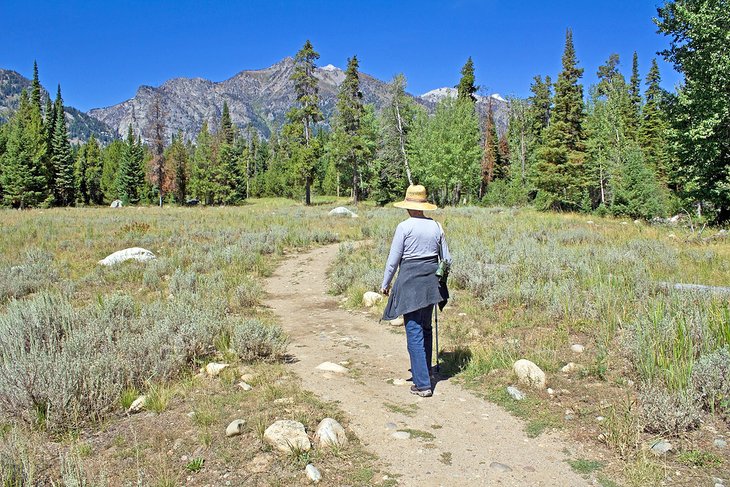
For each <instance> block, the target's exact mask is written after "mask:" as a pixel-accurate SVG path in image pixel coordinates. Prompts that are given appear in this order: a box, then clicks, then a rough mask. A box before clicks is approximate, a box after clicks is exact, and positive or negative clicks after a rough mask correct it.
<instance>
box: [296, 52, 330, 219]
mask: <svg viewBox="0 0 730 487" xmlns="http://www.w3.org/2000/svg"><path fill="white" fill-rule="evenodd" d="M317 59H319V53H317V52H316V51H315V50H314V47H313V46H312V43H311V42H309V40H307V41H306V42H305V43H304V46H303V47H302V48H301V49H300V50H299V52H297V54H296V56H295V57H294V63H295V64H294V72H293V73H292V75H291V80H292V81H293V82H294V92H295V93H296V100H297V105H298V106H296V107H292V109H291V110H290V111H289V113H288V118H289V123H297V124H299V125H300V126H301V129H302V136H303V138H302V141H303V147H302V148H300V149H301V151H300V154H299V157H298V158H297V160H298V172H299V173H300V174H301V176H302V178H303V179H304V202H305V204H307V205H309V204H311V186H312V180H313V179H314V172H315V164H316V161H317V159H318V157H319V152H320V147H319V144H312V142H311V140H312V132H313V129H314V125H315V124H316V123H317V122H319V121H320V120H322V111H321V110H320V108H319V93H318V89H317V78H316V77H315V76H314V70H315V68H316V65H315V61H316V60H317ZM315 145H316V147H314V146H315Z"/></svg>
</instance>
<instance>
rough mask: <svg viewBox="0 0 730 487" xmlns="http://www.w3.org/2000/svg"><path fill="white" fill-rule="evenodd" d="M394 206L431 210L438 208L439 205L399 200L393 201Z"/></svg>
mask: <svg viewBox="0 0 730 487" xmlns="http://www.w3.org/2000/svg"><path fill="white" fill-rule="evenodd" d="M393 206H395V207H396V208H404V209H406V210H423V211H430V210H436V209H438V206H436V205H434V204H432V203H425V202H424V203H418V202H416V201H398V202H397V203H393Z"/></svg>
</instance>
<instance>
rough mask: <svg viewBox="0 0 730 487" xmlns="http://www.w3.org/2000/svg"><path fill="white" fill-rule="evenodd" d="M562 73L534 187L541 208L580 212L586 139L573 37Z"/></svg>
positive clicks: (580, 71)
mask: <svg viewBox="0 0 730 487" xmlns="http://www.w3.org/2000/svg"><path fill="white" fill-rule="evenodd" d="M562 61H563V69H562V71H561V72H560V74H559V75H558V80H557V82H556V84H555V97H554V108H553V110H552V114H551V117H550V125H549V126H548V127H547V129H546V130H545V131H544V133H543V140H544V142H543V144H542V146H541V147H540V149H539V150H538V162H537V164H536V165H535V167H534V171H533V183H534V185H535V187H536V188H537V190H538V194H537V198H536V203H537V205H538V207H541V208H544V209H556V210H577V209H579V208H580V207H581V203H582V202H583V200H584V199H585V198H584V197H585V193H584V190H585V187H584V184H585V174H584V172H585V169H584V162H585V153H584V150H585V135H584V133H583V121H584V118H585V114H584V105H583V86H582V85H581V84H580V83H579V82H578V81H579V80H580V78H581V76H582V75H583V69H581V68H578V67H577V59H576V55H575V48H574V46H573V33H572V31H571V30H570V29H568V30H567V32H566V35H565V50H564V52H563V59H562Z"/></svg>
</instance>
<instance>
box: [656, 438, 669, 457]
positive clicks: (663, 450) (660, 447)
mask: <svg viewBox="0 0 730 487" xmlns="http://www.w3.org/2000/svg"><path fill="white" fill-rule="evenodd" d="M671 449H672V444H671V443H669V442H668V441H666V440H659V441H657V442H656V443H654V444H653V445H652V446H651V452H652V453H653V454H654V455H656V456H661V455H666V454H667V452H669V451H670V450H671Z"/></svg>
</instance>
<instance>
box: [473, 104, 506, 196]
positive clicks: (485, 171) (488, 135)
mask: <svg viewBox="0 0 730 487" xmlns="http://www.w3.org/2000/svg"><path fill="white" fill-rule="evenodd" d="M503 172H504V171H503V168H502V157H501V154H500V150H499V138H498V136H497V124H496V123H494V112H493V111H492V99H491V98H489V102H488V105H487V120H486V123H485V124H484V150H483V151H482V177H481V180H480V183H479V199H480V200H481V199H482V198H483V197H484V195H485V194H486V192H487V189H488V188H489V185H490V184H491V183H492V181H494V180H495V179H497V178H499V177H501V176H504V174H503Z"/></svg>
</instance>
